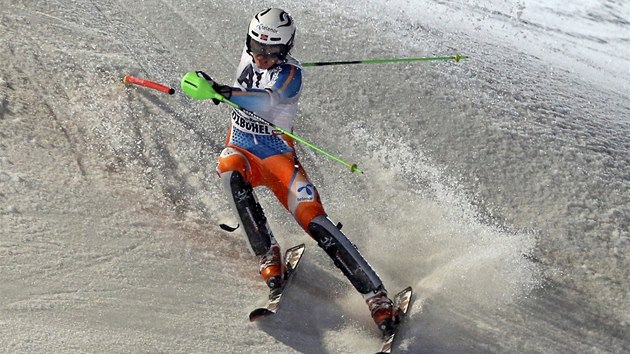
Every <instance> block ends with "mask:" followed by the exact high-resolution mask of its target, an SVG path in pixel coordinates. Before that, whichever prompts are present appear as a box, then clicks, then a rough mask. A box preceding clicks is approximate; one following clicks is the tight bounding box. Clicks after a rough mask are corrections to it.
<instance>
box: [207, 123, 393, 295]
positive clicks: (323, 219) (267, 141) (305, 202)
mask: <svg viewBox="0 0 630 354" xmlns="http://www.w3.org/2000/svg"><path fill="white" fill-rule="evenodd" d="M217 173H218V174H219V176H220V177H221V179H222V183H223V186H224V189H225V191H226V193H227V196H228V200H229V201H230V202H231V204H232V206H233V208H234V210H235V211H236V214H237V217H238V218H239V221H240V224H241V225H242V226H243V228H244V230H245V233H246V234H247V239H248V241H249V244H250V247H251V251H252V253H253V254H255V255H258V256H264V255H266V254H268V252H269V250H270V248H271V247H277V246H276V245H277V243H276V241H275V239H274V237H273V234H272V232H271V229H270V228H269V225H268V223H267V219H266V218H265V215H264V212H263V210H262V207H261V206H260V204H259V203H258V201H257V199H256V196H255V194H254V190H253V188H254V187H257V186H261V185H263V186H266V187H268V188H270V189H271V190H272V191H273V193H274V194H275V195H276V197H277V198H278V200H279V201H280V202H281V203H282V205H284V207H285V208H286V209H287V210H288V211H289V212H291V214H292V215H293V217H294V218H295V220H296V221H297V222H298V224H299V225H300V226H301V227H302V228H303V229H304V230H305V231H306V232H307V233H308V234H309V235H310V236H311V237H312V238H313V239H315V240H316V241H317V243H318V245H319V246H320V247H322V248H323V249H324V250H325V251H326V253H327V254H328V255H329V256H330V257H331V258H332V259H333V261H334V263H335V265H336V266H337V267H339V268H340V269H341V270H342V272H343V273H344V274H345V275H346V277H347V278H348V279H349V280H350V282H351V283H352V285H353V286H354V287H355V288H356V289H357V290H358V291H359V292H360V293H362V294H363V295H364V296H365V297H369V296H372V295H374V294H376V293H378V292H379V291H381V292H382V291H383V290H384V288H383V284H382V282H381V280H380V279H379V277H378V275H377V274H376V272H374V270H373V269H372V267H371V266H370V265H369V264H368V263H367V261H366V260H365V259H364V258H363V256H362V255H361V254H360V253H359V251H358V250H357V248H356V246H355V245H354V244H352V243H351V242H350V241H349V240H348V238H347V237H346V236H345V235H344V234H343V233H342V232H341V230H340V227H338V226H337V225H335V224H334V223H333V222H332V221H331V220H330V219H329V218H328V217H327V215H326V212H325V211H324V207H323V205H322V203H321V201H320V197H319V194H318V192H317V189H316V188H315V186H314V185H313V184H312V183H311V181H310V180H309V179H308V176H307V174H306V172H305V171H304V169H303V168H302V165H301V164H300V162H299V160H298V159H297V156H296V155H295V150H294V145H293V140H292V139H291V138H289V137H287V136H285V135H283V134H279V135H258V134H252V133H249V132H244V131H240V130H238V129H231V131H230V133H229V135H228V141H227V146H226V148H225V149H224V150H223V152H222V153H221V155H220V156H219V158H218V164H217Z"/></svg>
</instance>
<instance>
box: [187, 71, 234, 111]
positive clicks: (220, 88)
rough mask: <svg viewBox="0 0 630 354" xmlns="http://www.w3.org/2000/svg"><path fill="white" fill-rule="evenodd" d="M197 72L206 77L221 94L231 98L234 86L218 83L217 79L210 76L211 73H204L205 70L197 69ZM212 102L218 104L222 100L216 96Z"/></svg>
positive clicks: (198, 74)
mask: <svg viewBox="0 0 630 354" xmlns="http://www.w3.org/2000/svg"><path fill="white" fill-rule="evenodd" d="M196 73H197V76H200V77H203V78H204V79H206V81H208V82H209V83H210V84H211V85H212V88H213V89H214V90H215V91H217V92H218V93H220V94H221V96H223V97H225V98H227V99H228V100H229V99H230V97H232V88H231V87H230V86H227V85H220V84H218V83H217V82H216V81H214V80H213V79H212V78H211V77H210V75H208V74H206V73H204V72H203V71H196ZM212 102H213V103H214V104H216V105H218V104H219V103H221V101H219V100H217V99H216V98H213V99H212Z"/></svg>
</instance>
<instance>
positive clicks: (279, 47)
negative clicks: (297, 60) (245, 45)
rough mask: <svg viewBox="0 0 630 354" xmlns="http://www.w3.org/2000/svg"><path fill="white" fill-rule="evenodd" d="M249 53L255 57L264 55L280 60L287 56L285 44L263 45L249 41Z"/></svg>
mask: <svg viewBox="0 0 630 354" xmlns="http://www.w3.org/2000/svg"><path fill="white" fill-rule="evenodd" d="M249 51H250V52H252V54H254V55H262V56H264V57H268V58H272V57H273V58H280V57H283V56H285V55H286V46H285V45H284V44H271V45H269V44H262V43H258V42H256V41H255V40H250V41H249Z"/></svg>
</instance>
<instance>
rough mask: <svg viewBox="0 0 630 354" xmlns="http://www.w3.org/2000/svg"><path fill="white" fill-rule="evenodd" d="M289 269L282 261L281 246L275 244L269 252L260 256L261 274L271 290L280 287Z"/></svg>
mask: <svg viewBox="0 0 630 354" xmlns="http://www.w3.org/2000/svg"><path fill="white" fill-rule="evenodd" d="M286 271H287V269H286V266H285V265H284V262H283V261H282V254H281V253H280V246H278V245H277V244H274V245H272V246H271V248H269V252H267V254H265V255H264V256H261V257H260V275H262V277H263V279H264V280H265V283H267V286H268V287H269V289H271V290H276V289H279V288H280V287H281V286H282V283H283V282H284V275H285V273H286Z"/></svg>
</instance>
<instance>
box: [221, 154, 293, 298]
mask: <svg viewBox="0 0 630 354" xmlns="http://www.w3.org/2000/svg"><path fill="white" fill-rule="evenodd" d="M228 149H230V151H229V152H228V153H226V152H225V150H224V153H222V154H221V157H220V158H219V164H218V167H217V171H218V172H219V175H220V176H221V180H222V183H223V189H224V190H225V192H226V194H227V198H228V201H229V202H230V204H231V205H232V209H233V210H234V211H235V212H236V216H237V218H238V219H239V222H240V225H242V227H243V229H244V230H245V234H246V235H247V240H248V241H249V246H250V251H251V252H252V254H254V255H256V256H260V274H261V275H262V277H263V279H264V280H265V282H266V283H267V285H268V286H269V287H270V288H272V289H274V288H277V287H279V286H280V285H281V284H282V278H283V275H284V269H283V268H284V263H283V261H282V256H281V252H280V247H279V245H278V243H277V242H276V240H275V238H274V237H273V234H272V232H271V229H270V228H269V224H268V223H267V218H266V217H265V213H264V212H263V209H262V207H261V206H260V204H259V203H258V199H257V198H256V195H255V193H254V188H253V187H252V185H251V184H250V183H249V182H248V181H247V180H246V179H245V176H244V175H247V171H246V170H247V162H248V161H247V159H246V158H245V156H244V155H243V154H242V153H240V152H238V151H237V150H235V149H232V148H226V150H228ZM241 171H243V173H241Z"/></svg>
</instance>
